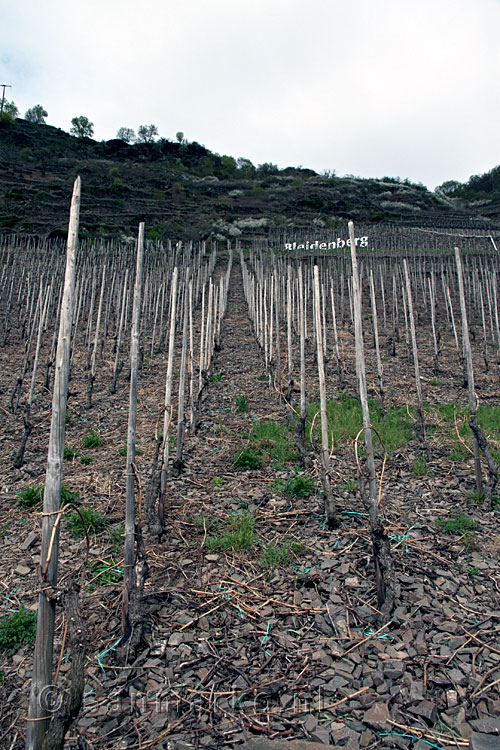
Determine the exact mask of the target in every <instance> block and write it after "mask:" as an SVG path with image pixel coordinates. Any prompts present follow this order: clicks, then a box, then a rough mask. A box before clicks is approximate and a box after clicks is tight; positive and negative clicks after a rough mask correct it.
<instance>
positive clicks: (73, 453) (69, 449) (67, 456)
mask: <svg viewBox="0 0 500 750" xmlns="http://www.w3.org/2000/svg"><path fill="white" fill-rule="evenodd" d="M77 456H78V451H77V450H76V448H73V446H72V445H65V446H64V460H65V461H72V460H73V459H74V458H76V457H77Z"/></svg>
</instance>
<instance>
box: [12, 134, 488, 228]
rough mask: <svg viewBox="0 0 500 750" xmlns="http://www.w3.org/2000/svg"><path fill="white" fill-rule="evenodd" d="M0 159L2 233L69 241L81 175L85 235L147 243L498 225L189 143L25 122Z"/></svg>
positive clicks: (461, 210) (411, 188) (469, 212)
mask: <svg viewBox="0 0 500 750" xmlns="http://www.w3.org/2000/svg"><path fill="white" fill-rule="evenodd" d="M0 161H1V163H2V166H3V169H2V171H1V174H0V231H1V232H16V233H33V234H42V235H47V236H51V237H57V236H64V234H65V232H66V221H67V210H68V200H69V195H70V194H71V185H72V183H73V180H74V178H75V176H76V175H77V174H80V175H81V176H82V180H83V186H84V189H83V202H82V215H81V234H82V236H83V237H85V236H87V237H96V236H102V237H123V236H129V235H131V234H134V233H135V231H136V227H137V224H138V223H139V221H145V222H146V227H147V229H148V233H149V238H150V239H155V238H162V237H163V238H165V237H167V236H170V237H176V238H180V239H198V238H201V237H208V236H218V237H220V238H228V239H235V238H245V237H248V236H255V235H256V234H258V235H263V234H266V233H268V232H269V231H272V230H278V231H279V230H283V229H287V230H290V229H292V228H294V229H298V228H305V227H312V226H316V227H327V228H328V227H336V226H337V224H338V223H339V222H342V223H344V222H345V220H346V219H348V218H352V219H354V220H356V221H363V222H367V221H368V222H382V221H383V222H397V223H405V224H433V225H434V226H439V225H441V226H443V225H444V226H450V225H453V224H454V225H463V224H464V223H467V222H470V219H471V217H472V218H473V219H474V221H477V222H479V223H481V221H482V217H483V216H486V217H487V218H488V221H489V223H491V221H492V220H495V219H496V218H497V216H498V211H495V210H494V211H491V210H490V209H489V206H487V205H485V202H484V200H483V202H482V204H481V205H480V206H477V207H474V204H473V203H471V201H470V200H469V197H473V198H474V197H475V196H470V195H469V193H470V189H469V193H467V191H466V188H465V186H461V189H460V190H457V191H450V190H446V189H443V190H439V191H437V192H436V193H432V192H430V191H429V190H427V188H425V187H424V186H423V185H416V184H413V183H410V182H409V181H408V180H401V179H399V178H388V177H387V178H383V179H380V180H379V179H360V178H356V177H342V178H340V177H337V176H335V175H334V173H332V172H329V173H325V174H322V175H318V174H317V173H316V172H314V171H313V170H311V169H304V168H301V167H288V168H285V169H281V170H280V169H278V167H277V166H276V165H274V164H272V163H267V164H261V165H258V166H255V165H253V164H252V162H250V161H249V160H248V159H245V158H238V159H235V158H233V157H232V156H225V155H222V156H221V155H219V154H215V153H213V152H211V151H210V150H209V149H207V148H205V146H202V145H200V144H199V143H196V142H192V143H189V142H186V141H185V140H182V141H179V140H177V141H170V140H167V139H165V138H160V139H159V140H156V141H154V142H150V143H135V144H133V145H132V144H129V143H127V142H125V141H124V140H120V139H113V140H110V141H102V142H97V141H94V140H92V139H90V138H77V137H73V136H71V135H69V134H68V133H66V132H64V131H62V130H60V129H58V128H54V127H51V126H49V125H39V124H36V123H33V122H28V121H26V120H20V119H18V120H15V121H14V122H1V123H0ZM483 177H484V176H483ZM483 181H484V180H483ZM448 184H451V183H444V186H443V188H445V186H446V185H448ZM457 184H458V183H457ZM481 184H482V183H481ZM485 189H486V188H485ZM464 191H465V192H464ZM486 202H487V201H486Z"/></svg>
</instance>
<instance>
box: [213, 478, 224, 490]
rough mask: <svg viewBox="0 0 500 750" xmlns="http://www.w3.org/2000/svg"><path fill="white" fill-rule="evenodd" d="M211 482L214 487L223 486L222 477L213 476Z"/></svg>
mask: <svg viewBox="0 0 500 750" xmlns="http://www.w3.org/2000/svg"><path fill="white" fill-rule="evenodd" d="M212 484H213V486H214V487H217V488H218V489H220V487H224V480H223V478H222V477H214V478H213V480H212Z"/></svg>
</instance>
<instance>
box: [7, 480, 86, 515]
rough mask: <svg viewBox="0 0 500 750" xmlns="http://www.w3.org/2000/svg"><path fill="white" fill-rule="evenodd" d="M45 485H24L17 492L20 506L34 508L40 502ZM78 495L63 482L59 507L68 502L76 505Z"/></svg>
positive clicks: (78, 499) (78, 498) (78, 500)
mask: <svg viewBox="0 0 500 750" xmlns="http://www.w3.org/2000/svg"><path fill="white" fill-rule="evenodd" d="M44 490H45V487H44V485H43V484H34V485H32V486H31V487H25V488H24V489H22V490H20V491H19V492H18V493H17V502H18V503H19V505H20V506H21V508H27V509H28V508H36V507H38V506H40V505H41V504H42V500H43V493H44ZM79 502H80V495H79V493H78V492H76V490H70V489H69V487H66V485H65V484H63V485H62V487H61V507H63V506H64V505H67V504H68V503H73V504H74V505H78V504H79Z"/></svg>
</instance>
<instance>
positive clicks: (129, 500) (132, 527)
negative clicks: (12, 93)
mask: <svg viewBox="0 0 500 750" xmlns="http://www.w3.org/2000/svg"><path fill="white" fill-rule="evenodd" d="M143 252H144V222H141V223H140V224H139V235H138V238H137V258H136V268H135V284H134V301H133V307H132V331H131V341H130V397H129V411H128V430H127V469H126V471H127V491H126V499H125V554H124V564H123V568H124V570H123V602H122V605H123V607H122V633H123V636H124V640H128V639H129V638H130V636H131V633H132V630H133V641H134V644H133V645H132V643H130V642H129V644H128V646H127V650H128V652H129V653H130V657H131V658H133V656H134V649H135V646H136V645H137V644H138V643H139V642H140V640H141V637H142V630H141V612H140V600H141V599H142V586H143V585H144V578H145V557H144V556H140V557H139V559H138V560H137V563H136V562H135V561H134V557H135V547H136V523H135V476H134V470H133V465H134V463H135V435H136V423H137V388H138V373H139V343H140V342H139V330H140V324H141V295H142V267H143ZM141 558H142V559H141ZM138 600H139V601H138ZM132 603H133V610H132V611H130V610H131V609H132Z"/></svg>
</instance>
